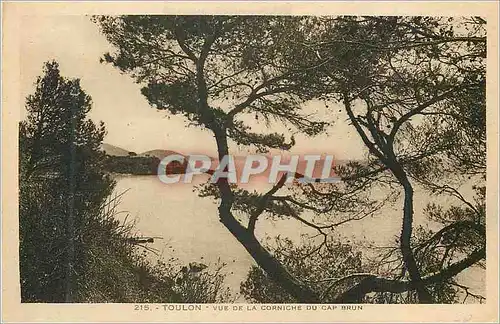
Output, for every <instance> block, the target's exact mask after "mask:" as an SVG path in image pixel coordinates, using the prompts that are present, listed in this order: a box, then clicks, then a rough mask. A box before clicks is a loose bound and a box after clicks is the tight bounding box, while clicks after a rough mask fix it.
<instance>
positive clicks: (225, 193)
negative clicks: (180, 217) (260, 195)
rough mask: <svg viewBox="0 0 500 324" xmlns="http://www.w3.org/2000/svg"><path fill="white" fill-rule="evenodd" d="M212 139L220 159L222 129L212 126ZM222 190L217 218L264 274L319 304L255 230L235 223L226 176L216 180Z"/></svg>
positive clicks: (224, 149)
mask: <svg viewBox="0 0 500 324" xmlns="http://www.w3.org/2000/svg"><path fill="white" fill-rule="evenodd" d="M214 134H215V138H216V141H217V147H218V152H219V160H221V159H222V158H223V157H224V156H225V155H227V154H228V145H227V137H226V134H225V132H224V130H222V129H220V128H217V127H215V129H214ZM217 185H218V187H219V191H220V193H221V203H220V206H219V217H220V221H221V223H222V224H224V226H225V227H226V228H227V229H228V230H229V232H231V234H233V236H234V237H235V238H236V239H237V240H238V242H240V243H241V244H242V245H243V247H244V248H245V249H246V250H247V252H248V253H249V254H250V255H251V256H252V258H253V259H254V260H255V262H256V263H257V264H258V265H259V266H260V267H261V268H262V269H263V270H264V271H265V272H266V273H267V275H268V276H269V277H270V278H271V279H272V280H273V281H275V282H276V283H277V284H278V285H280V286H281V287H282V288H283V289H284V290H286V291H287V292H288V293H289V294H290V295H292V296H293V297H294V298H295V299H297V300H298V301H299V302H302V303H319V302H320V299H319V296H318V295H317V294H316V293H315V292H314V291H313V290H312V289H310V288H309V287H307V286H306V285H305V284H303V283H302V282H300V281H299V280H298V279H296V278H295V277H294V276H292V275H291V274H290V272H288V270H287V269H286V268H285V267H284V266H283V265H282V264H281V263H280V262H279V261H278V260H277V259H276V258H275V257H274V256H273V255H271V253H269V251H267V250H266V249H265V248H264V247H263V246H262V245H261V244H260V242H259V241H258V240H257V238H256V237H255V235H254V233H253V232H252V231H250V230H248V229H247V228H245V227H244V226H243V225H241V224H240V222H238V220H237V219H236V218H235V217H234V216H233V214H232V213H231V205H232V201H233V193H232V191H231V188H230V186H229V183H228V182H227V179H225V178H221V179H219V181H218V183H217Z"/></svg>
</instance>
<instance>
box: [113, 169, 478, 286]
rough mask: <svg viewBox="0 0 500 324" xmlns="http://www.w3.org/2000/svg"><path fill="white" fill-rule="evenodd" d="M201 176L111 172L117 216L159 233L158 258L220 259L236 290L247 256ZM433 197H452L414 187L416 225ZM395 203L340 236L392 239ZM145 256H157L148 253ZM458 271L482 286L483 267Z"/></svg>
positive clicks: (263, 229) (293, 234) (293, 231)
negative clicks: (171, 178)
mask: <svg viewBox="0 0 500 324" xmlns="http://www.w3.org/2000/svg"><path fill="white" fill-rule="evenodd" d="M204 180H205V179H200V178H198V183H195V184H182V183H179V184H174V185H165V184H163V183H162V182H160V181H159V180H158V178H157V177H156V176H122V175H120V176H117V186H116V189H115V191H116V193H121V192H124V191H127V192H126V193H125V194H124V195H123V197H122V199H121V203H120V206H119V210H120V211H122V213H121V214H119V216H118V217H120V218H121V219H123V218H124V217H125V215H128V220H134V221H135V222H136V229H137V235H144V236H154V237H161V239H155V242H154V243H153V244H151V245H150V246H151V247H152V248H154V249H156V250H158V251H159V257H160V258H164V259H165V260H168V259H169V258H171V257H174V258H178V259H179V262H180V263H189V262H193V261H195V262H203V263H205V264H215V263H217V262H218V261H220V262H224V263H226V264H227V266H226V267H225V269H226V273H227V277H226V284H227V285H228V286H230V287H231V288H232V289H233V290H234V291H235V292H237V291H238V290H239V284H240V282H241V281H242V280H244V279H245V277H246V274H247V272H248V270H249V268H250V266H251V265H252V264H253V260H252V258H251V257H250V256H249V255H248V253H247V252H246V250H245V249H244V248H243V247H242V246H241V245H240V244H239V243H238V242H237V241H236V239H235V238H234V237H233V236H232V235H231V234H230V233H229V231H228V230H227V229H225V227H224V226H223V225H222V224H221V223H220V222H219V220H218V215H217V202H216V201H214V200H212V199H210V198H200V197H199V196H198V195H197V193H196V191H195V190H194V188H195V187H194V186H195V185H197V184H200V183H202V182H203V181H204ZM256 190H259V191H262V192H265V191H266V186H265V185H263V186H259V187H257V188H256ZM376 194H377V193H376ZM378 194H380V195H382V193H378ZM378 194H377V195H378ZM436 199H437V201H438V202H439V203H441V204H444V205H450V204H451V203H453V199H451V198H447V199H444V198H441V197H440V198H437V197H430V196H429V195H427V194H426V195H423V194H421V193H420V192H419V191H418V190H417V191H416V196H415V203H414V205H415V224H416V225H418V224H424V223H426V222H428V221H427V220H426V219H425V217H424V216H423V214H422V210H423V208H424V207H425V205H426V204H427V203H428V202H431V201H433V200H436ZM401 206H402V204H401V202H397V203H396V204H394V206H388V207H386V208H384V210H382V211H380V212H378V213H377V216H375V217H373V218H365V219H364V220H362V221H353V222H350V223H347V224H345V225H343V226H341V227H339V228H338V231H339V233H340V234H341V235H342V236H344V237H346V239H349V238H352V239H353V240H368V241H372V242H373V243H375V244H377V245H381V246H383V245H389V244H393V243H394V240H395V239H396V237H397V236H398V235H399V233H400V226H401V209H402V207H401ZM333 217H335V215H333ZM431 226H432V224H431ZM256 232H257V236H258V237H260V238H261V239H264V238H265V237H266V236H273V235H277V234H280V235H281V236H282V237H284V236H287V237H289V238H291V239H292V240H294V241H299V239H300V235H301V234H304V233H313V232H311V229H310V228H308V227H306V226H304V225H302V224H301V223H299V222H297V221H295V220H293V219H285V220H278V221H276V220H266V219H264V218H262V219H259V221H258V223H257V229H256ZM151 258H152V259H155V258H158V256H155V255H151ZM461 277H463V280H464V281H465V282H467V283H468V284H470V285H472V286H473V287H475V288H476V289H479V290H481V291H482V290H483V289H484V274H483V272H481V271H478V270H472V271H467V272H466V273H464V274H462V275H461ZM476 291H477V290H476Z"/></svg>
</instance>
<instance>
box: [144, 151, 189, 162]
mask: <svg viewBox="0 0 500 324" xmlns="http://www.w3.org/2000/svg"><path fill="white" fill-rule="evenodd" d="M172 154H180V155H183V154H181V153H178V152H175V151H170V150H151V151H147V152H144V153H141V154H139V156H150V157H156V158H158V159H160V160H162V159H163V158H164V157H166V156H168V155H172ZM183 156H184V155H183Z"/></svg>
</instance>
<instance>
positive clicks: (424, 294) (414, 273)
mask: <svg viewBox="0 0 500 324" xmlns="http://www.w3.org/2000/svg"><path fill="white" fill-rule="evenodd" d="M396 174H397V178H398V180H399V182H400V183H401V185H402V186H403V188H404V194H405V195H404V206H403V226H402V228H401V236H400V248H401V253H402V255H403V262H404V264H405V267H406V269H407V271H408V274H409V276H410V279H411V281H412V285H413V287H415V290H416V291H417V295H418V299H419V302H420V303H421V304H431V303H433V298H432V296H431V294H430V293H429V291H428V290H427V288H426V287H425V285H424V284H423V283H422V276H421V274H420V270H419V269H418V265H417V262H416V260H415V256H414V255H413V250H412V249H411V235H412V228H413V187H412V185H411V183H410V181H409V180H408V178H407V177H406V175H404V174H403V173H399V172H397V173H396Z"/></svg>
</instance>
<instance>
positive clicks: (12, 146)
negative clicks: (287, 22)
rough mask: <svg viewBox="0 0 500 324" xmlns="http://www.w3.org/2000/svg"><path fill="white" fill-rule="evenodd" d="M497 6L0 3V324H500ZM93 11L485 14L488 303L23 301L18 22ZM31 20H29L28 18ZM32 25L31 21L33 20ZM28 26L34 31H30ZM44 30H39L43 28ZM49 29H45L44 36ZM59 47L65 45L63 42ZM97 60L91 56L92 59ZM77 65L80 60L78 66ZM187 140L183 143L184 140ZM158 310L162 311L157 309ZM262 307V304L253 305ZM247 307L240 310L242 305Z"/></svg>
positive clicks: (415, 4) (324, 3)
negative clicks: (197, 305) (285, 305)
mask: <svg viewBox="0 0 500 324" xmlns="http://www.w3.org/2000/svg"><path fill="white" fill-rule="evenodd" d="M498 9H499V5H498V3H497V2H496V1H490V2H451V1H447V2H437V1H436V2H416V1H415V2H402V1H398V2H361V1H360V2H340V1H338V2H305V1H304V2H289V3H287V2H274V3H272V2H232V3H230V2H197V3H195V2H190V3H188V2H168V3H166V2H107V3H105V2H73V3H70V2H59V3H57V2H36V3H35V2H33V3H26V2H25V3H22V2H8V3H3V4H2V18H3V19H2V30H3V34H2V40H3V44H2V49H3V54H2V55H3V56H2V60H3V67H2V87H3V89H2V90H3V91H2V108H3V109H2V126H1V129H2V321H5V322H23V323H26V322H136V323H137V322H301V323H304V322H314V323H318V322H455V321H457V322H497V323H498ZM87 14H88V15H91V14H262V15H270V14H278V15H341V14H342V15H424V16H425V15H429V16H439V15H442V16H473V15H477V16H483V17H485V18H486V19H487V21H488V26H487V27H488V62H487V64H488V65H487V67H488V71H487V100H488V106H487V107H488V109H487V139H488V144H487V145H488V147H487V148H488V153H487V159H488V169H487V232H488V233H487V268H486V269H487V275H486V282H487V284H486V300H487V302H486V304H483V305H479V304H471V305H460V304H457V305H366V304H364V305H362V310H357V311H348V310H341V309H340V305H337V306H338V307H337V309H336V310H324V311H321V310H317V311H305V310H302V311H262V310H259V311H232V310H231V309H232V307H233V305H232V304H230V305H227V306H228V307H229V311H214V309H213V307H212V305H206V306H205V305H203V306H202V309H203V310H202V311H191V312H190V311H164V310H163V309H162V307H161V306H160V305H159V304H158V305H156V304H150V307H152V308H153V310H152V311H136V310H134V308H135V307H134V304H21V303H20V287H19V254H18V251H19V241H18V227H19V224H18V188H17V178H18V165H17V159H18V149H17V146H18V122H19V120H20V117H21V116H20V114H21V108H22V107H23V104H24V96H23V95H22V90H21V80H22V76H21V59H20V57H21V46H20V35H21V32H22V29H23V25H22V24H21V21H23V22H24V23H26V21H27V20H23V19H22V17H23V16H26V15H29V16H45V17H46V18H50V17H54V16H61V15H87ZM28 23H29V21H28ZM33 23H36V20H34V22H33ZM31 27H33V26H31ZM41 32H42V33H43V32H44V31H41ZM45 32H50V31H45ZM61 42H64V40H61ZM96 59H97V58H96ZM82 64H83V63H82ZM188 140H189V138H188ZM156 306H160V308H159V309H158V310H157V309H156ZM255 306H256V307H257V309H260V307H261V305H258V304H257V305H255ZM243 309H246V305H243Z"/></svg>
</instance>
